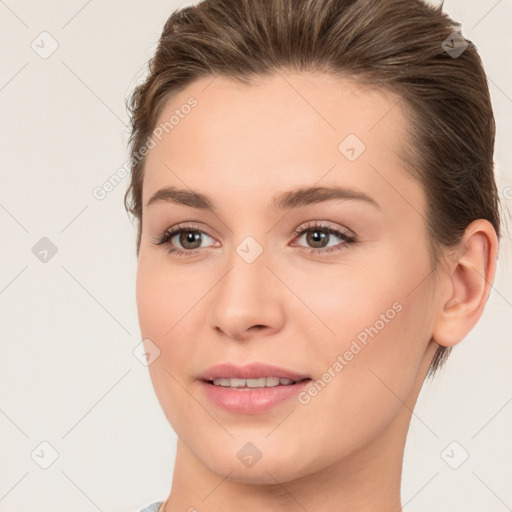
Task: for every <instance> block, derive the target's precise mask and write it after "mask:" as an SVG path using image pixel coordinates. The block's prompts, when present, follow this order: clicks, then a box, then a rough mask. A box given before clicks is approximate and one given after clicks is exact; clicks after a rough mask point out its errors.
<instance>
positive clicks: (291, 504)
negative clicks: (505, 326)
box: [125, 0, 500, 512]
mask: <svg viewBox="0 0 512 512" xmlns="http://www.w3.org/2000/svg"><path fill="white" fill-rule="evenodd" d="M457 27H458V25H457V24H456V23H454V22H453V21H451V20H450V19H449V18H448V17H447V16H446V15H445V14H443V13H442V11H441V8H440V7H439V8H435V7H432V6H429V5H427V4H426V3H424V2H423V1H420V0H382V1H380V2H373V1H370V0H355V1H342V0H314V1H313V0H238V1H236V2H235V1H232V0H205V1H203V2H201V3H199V4H197V5H196V6H195V7H187V8H185V9H182V10H180V11H177V12H176V13H174V14H173V15H172V16H171V17H170V18H169V19H168V21H167V23H166V24H165V27H164V30H163V33H162V36H161V39H160V41H159V46H158V48H157V51H156V54H155V56H154V58H153V59H152V60H151V63H150V73H149V76H148V77H147V79H146V80H145V82H144V83H143V84H141V85H139V86H138V87H137V88H136V90H135V91H134V93H133V95H132V98H131V102H130V113H131V120H132V135H131V139H130V143H131V162H132V177H131V184H130V187H129V189H128V190H127V194H126V197H125V199H126V206H127V208H128V209H129V211H130V212H131V213H132V214H133V215H134V216H135V218H136V219H137V221H138V236H137V255H138V271H137V305H138V313H139V322H140V327H141V333H142V337H143V338H144V344H145V348H146V355H147V358H148V363H149V370H150V375H151V379H152V382H153V385H154V388H155V391H156V394H157V396H158V399H159V402H160V404H161V406H162V408H163V411H164V413H165V415H166V417H167V419H168V421H169V423H170V424H171V426H172V427H173V429H174V430H175V432H176V434H177V436H178V446H177V455H176V461H175V468H174V476H173V482H172V489H171V492H170V494H169V496H168V498H167V500H166V501H165V502H164V501H158V502H155V503H153V504H152V505H150V506H149V507H147V508H146V509H145V512H149V511H156V510H158V512H176V511H178V510H180V511H183V510H189V511H194V510H199V511H201V512H203V511H219V510H244V511H246V512H253V511H267V510H276V511H277V510H279V511H280V510H286V511H289V510H308V511H315V512H319V511H324V510H337V511H351V512H359V511H369V510H375V511H377V510H378V511H379V512H397V511H400V510H402V503H401V499H400V481H401V473H402V459H403V452H404V445H405V441H406V435H407V431H408V428H409V423H410V419H411V414H412V410H413V408H414V405H415V403H416V399H417V397H418V394H419V391H420V389H421V387H422V384H423V382H424V380H425V378H426V377H427V376H432V375H434V374H435V372H436V371H437V370H438V369H439V368H440V367H441V366H442V364H443V363H444V361H445V360H446V358H447V356H448V354H449V352H450V349H451V348H452V347H453V346H454V345H456V344H457V343H459V342H460V341H462V340H463V339H464V337H465V336H466V335H467V334H468V333H469V332H470V330H471V329H472V328H473V327H474V325H475V324H476V322H477V321H478V319H479V318H480V316H481V315H482V311H483V308H484V306H485V303H486V300H487V297H488V294H489V292H490V287H491V283H492V281H493V278H494V273H495V265H496V259H497V252H498V241H499V236H500V221H499V211H498V197H497V191H496V185H495V181H494V176H493V149H494V117H493V113H492V108H491V102H490V99H489V92H488V88H487V83H486V78H485V73H484V71H483V69H482V64H481V60H480V58H479V56H478V54H477V51H476V49H475V47H474V46H473V45H472V44H471V43H470V42H469V41H466V40H465V39H464V38H463V37H462V36H461V35H460V33H459V32H458V31H457Z"/></svg>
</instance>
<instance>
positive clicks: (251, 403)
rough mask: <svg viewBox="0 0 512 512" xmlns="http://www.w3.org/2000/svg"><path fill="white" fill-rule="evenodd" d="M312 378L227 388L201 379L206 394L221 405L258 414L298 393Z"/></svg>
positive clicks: (242, 411)
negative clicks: (289, 383)
mask: <svg viewBox="0 0 512 512" xmlns="http://www.w3.org/2000/svg"><path fill="white" fill-rule="evenodd" d="M310 382H311V380H304V381H301V382H298V383H297V384H291V385H289V386H281V385H280V386H274V387H270V388H252V389H251V388H227V387H223V386H215V385H213V384H210V383H209V382H205V381H201V386H202V387H203V389H204V392H205V394H206V396H207V397H208V398H209V399H210V400H211V401H212V402H214V403H215V404H216V405H218V406H219V407H222V408H223V409H225V410H227V411H230V412H238V413H245V414H257V413H261V412H265V411H268V410H269V409H271V408H272V407H274V406H276V405H278V404H280V403H282V402H284V401H286V400H289V399H290V398H292V397H293V396H296V395H298V394H299V393H300V392H301V391H304V389H305V388H306V387H307V385H308V384H309V383H310Z"/></svg>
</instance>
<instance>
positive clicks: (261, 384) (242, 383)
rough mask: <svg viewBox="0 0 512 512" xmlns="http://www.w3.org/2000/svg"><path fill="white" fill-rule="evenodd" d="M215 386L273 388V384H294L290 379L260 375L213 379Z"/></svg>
mask: <svg viewBox="0 0 512 512" xmlns="http://www.w3.org/2000/svg"><path fill="white" fill-rule="evenodd" d="M213 384H214V385H215V386H223V387H227V388H243V387H248V388H273V387H275V386H279V385H281V386H288V385H290V384H295V381H294V380H292V379H284V378H282V379H281V378H279V377H261V378H259V379H224V378H219V379H213Z"/></svg>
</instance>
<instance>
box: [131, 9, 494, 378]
mask: <svg viewBox="0 0 512 512" xmlns="http://www.w3.org/2000/svg"><path fill="white" fill-rule="evenodd" d="M459 27H460V24H459V23H456V22H454V21H452V20H451V19H450V18H449V17H448V16H447V15H446V14H444V13H443V12H442V6H439V7H433V6H430V5H428V4H426V3H425V2H424V1H422V0H379V1H375V0H204V1H202V2H200V3H199V4H197V5H196V6H189V7H185V8H183V9H181V10H178V11H175V12H174V13H172V14H171V16H170V17H169V19H168V20H167V22H166V23H165V26H164V29H163V32H162V34H161V37H160V40H159V43H158V47H157V50H156V52H155V55H154V56H153V58H152V59H151V60H150V62H149V75H148V76H147V78H146V79H145V81H144V82H143V83H142V84H140V85H138V86H137V87H136V88H135V90H134V91H133V93H132V95H131V97H130V99H129V102H128V103H127V108H128V110H129V115H130V119H131V135H130V142H129V144H130V160H131V173H132V174H131V183H130V185H129V188H128V190H127V191H126V194H125V198H124V199H125V208H126V209H127V211H129V212H131V213H132V214H133V215H134V216H135V218H136V220H137V221H138V234H137V249H136V252H137V255H138V254H139V249H140V239H141V229H142V204H141V203H142V183H143V177H144V161H145V159H144V158H143V156H141V155H145V153H144V151H141V150H143V149H144V148H143V147H144V144H145V143H146V140H147V138H148V137H149V136H151V134H152V132H153V130H154V129H155V125H156V121H157V119H158V117H159V115H160V113H161V111H162V108H163V107H164V104H165V103H166V101H167V100H168V99H169V98H170V97H171V96H172V95H173V94H175V93H176V92H178V91H181V90H183V89H184V88H185V87H186V86H187V85H189V84H190V83H191V82H192V81H194V80H196V79H198V78H201V77H204V76H208V75H210V76H213V75H217V74H222V75H224V76H228V77H231V78H234V79H238V80H239V81H241V82H243V83H248V82H250V80H251V78H254V77H257V76H263V75H266V74H269V73H271V72H272V71H273V70H279V69H283V70H285V69H286V70H292V71H297V72H300V71H323V72H326V73H330V74H332V75H335V76H340V77H341V76H345V77H351V78H352V79H355V80H356V81H357V82H359V83H365V84H371V85H374V86H380V87H383V88H386V89H387V90H390V91H392V92H394V93H395V94H398V96H399V97H400V98H401V101H402V100H403V101H402V103H403V104H404V106H405V107H406V108H407V112H408V114H409V116H408V117H409V121H410V125H411V128H412V130H413V133H414V148H409V149H410V150H411V149H412V151H409V153H408V156H407V155H406V156H405V159H406V160H407V162H408V163H409V164H410V165H409V166H408V167H410V172H411V173H412V174H413V175H414V176H415V177H416V178H417V179H418V180H419V181H420V182H421V183H422V185H423V186H424V188H425V191H426V194H427V204H428V207H427V219H426V220H427V232H428V237H429V241H430V244H431V249H432V250H433V253H432V254H434V255H435V257H434V260H433V261H434V263H435V262H436V261H438V260H439V256H440V254H441V251H440V249H441V248H442V247H450V246H453V245H455V244H458V243H459V242H460V240H461V235H462V234H463V232H464V230H465V228H466V227H467V225H468V224H470V223H471V222H472V221H474V220H476V219H487V220H488V221H489V222H491V224H492V225H493V226H494V228H495V230H496V233H497V235H498V237H499V236H500V216H499V200H498V193H497V189H496V183H495V181H494V175H493V151H494V137H495V123H494V116H493V112H492V106H491V101H490V97H489V90H488V86H487V81H486V76H485V72H484V70H483V67H482V62H481V59H480V57H479V55H478V53H477V50H476V48H475V46H474V45H473V44H472V43H471V42H470V41H467V40H465V39H464V38H462V36H461V35H460V30H459ZM466 46H467V47H466ZM462 50H463V51H462ZM461 51H462V53H460V52H461ZM459 54H460V55H459ZM129 199H130V200H131V201H130V204H129V202H128V200H129ZM450 350H451V348H446V347H441V346H440V347H439V348H438V349H437V351H436V353H435V356H434V357H433V359H432V363H431V365H430V368H429V372H428V375H429V376H430V375H433V374H434V373H435V371H436V370H437V369H439V368H440V367H441V366H442V365H443V364H444V362H445V361H446V359H447V357H448V355H449V353H450Z"/></svg>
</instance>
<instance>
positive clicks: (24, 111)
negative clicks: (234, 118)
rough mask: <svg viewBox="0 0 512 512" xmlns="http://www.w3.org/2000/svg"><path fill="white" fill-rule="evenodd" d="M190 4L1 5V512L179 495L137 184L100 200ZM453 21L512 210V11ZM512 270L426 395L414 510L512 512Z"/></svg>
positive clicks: (410, 468) (114, 504)
mask: <svg viewBox="0 0 512 512" xmlns="http://www.w3.org/2000/svg"><path fill="white" fill-rule="evenodd" d="M187 3H190V2H182V3H181V6H183V5H186V4H187ZM179 5H180V4H179V2H176V1H171V0H153V1H151V2H143V1H142V0H138V1H136V0H131V1H127V0H108V1H102V2H100V1H98V0H96V1H94V0H92V1H91V0H89V1H85V0H73V1H70V0H67V1H64V0H52V1H46V2H28V1H22V0H6V1H0V46H1V48H2V53H1V66H0V108H1V111H0V120H1V133H0V141H1V142H0V144H1V146H0V147H1V155H0V169H1V187H0V227H1V247H2V248H3V249H2V251H1V254H2V259H1V262H2V263H1V265H0V315H1V318H0V322H1V323H0V325H1V342H2V345H1V356H0V390H1V394H0V450H1V451H0V512H43V511H45V512H47V511H49V510H52V511H53V512H64V511H69V510H73V511H75V512H89V511H91V512H93V511H95V510H100V511H104V512H111V511H118V512H123V511H126V512H129V511H136V510H139V509H140V508H142V507H143V506H145V505H147V504H149V503H152V502H153V501H157V500H163V499H165V498H166V497H167V495H168V493H169V490H170V485H171V479H172V471H173V464H174V455H175V444H176V436H175V434H174V432H173V430H172V428H171V427H170V426H169V424H168V423H167V421H166V419H165V417H164V415H163V413H162V411H161V409H160V406H159V404H158V401H157V399H156V396H155V394H154V392H153V388H152V386H151V382H150V380H149V375H148V370H147V368H146V367H145V366H144V365H143V364H142V363H141V362H140V361H139V359H137V357H136V356H135V355H134V353H133V351H134V349H135V348H136V347H137V346H138V344H139V343H140V341H141V338H140V331H139V326H138V320H137V310H136V303H135V272H136V264H137V261H136V256H135V235H136V232H135V228H134V226H133V225H132V224H131V222H130V219H129V217H128V216H127V214H126V213H125V211H124V209H123V203H122V200H123V194H124V192H125V190H126V187H127V185H128V178H124V179H123V180H121V183H119V185H118V186H117V187H115V188H114V189H113V190H112V191H110V192H109V193H108V194H106V197H104V198H103V199H102V200H99V199H96V198H95V197H94V195H93V191H94V189H95V188H96V187H98V186H101V185H102V184H103V183H104V182H105V181H107V180H108V179H109V178H110V177H111V176H112V175H113V174H115V173H116V172H118V169H120V168H121V167H122V166H123V165H124V164H125V163H126V161H127V141H128V132H127V123H128V116H127V113H126V110H125V101H126V98H127V97H128V95H129V93H130V92H131V90H132V89H133V87H134V86H135V84H136V83H138V82H139V81H140V80H141V79H142V78H143V76H144V74H145V72H146V62H147V61H148V59H149V58H150V57H151V56H152V54H153V51H154V49H155V47H156V42H157V40H158V38H159V36H160V33H161V30H162V27H163V25H164V22H165V21H166V19H167V17H168V16H169V14H170V13H171V11H173V10H174V9H175V8H177V7H178V6H179ZM445 11H446V12H448V13H449V14H450V15H451V16H452V17H453V18H454V19H455V20H458V21H461V22H462V32H463V35H464V36H465V37H466V38H468V39H470V40H472V41H473V42H474V43H475V44H476V46H477V48H478V50H479V52H480V55H481V56H482V59H483V62H484V66H485V69H486V72H487V74H488V78H489V84H490V91H491V95H492V101H493V105H494V109H495V116H496V122H497V141H496V154H495V161H496V176H497V181H498V186H499V189H500V195H501V197H502V201H503V203H504V206H505V207H506V208H509V207H510V203H511V199H512V174H511V172H510V169H511V152H510V140H511V135H512V126H511V120H512V115H511V114H512V99H511V98H512V77H511V71H510V65H509V62H510V61H509V56H510V53H511V50H512V44H511V43H512V38H511V32H512V31H511V20H512V0H500V1H498V0H472V1H470V2H469V1H468V0H447V1H446V2H445ZM509 257H510V235H509V234H508V233H507V232H505V233H504V237H503V241H502V247H501V253H500V259H499V262H498V272H497V276H496V279H495V282H494V287H493V291H492V293H491V295H490V298H489V302H488V305H487V308H486V310H485V313H484V315H483V317H482V319H481V320H480V322H479V323H478V325H477V326H476V327H475V328H474V329H473V331H472V332H471V334H470V335H469V336H468V337H467V338H466V339H465V340H464V341H463V342H462V343H461V344H459V345H458V346H457V347H456V348H455V349H454V351H453V353H452V355H451V358H450V359H449V361H448V364H447V366H446V368H445V369H444V370H443V371H442V372H441V373H440V374H439V375H438V376H437V377H436V379H435V380H434V381H433V382H428V383H427V384H425V386H424V387H423V389H422V392H421V394H420V398H419V401H418V405H417V407H416V409H415V412H414V416H413V419H412V423H411V428H410V432H409V437H408V441H407V445H406V456H405V461H404V476H403V487H402V496H403V504H404V506H405V508H406V509H407V510H408V511H409V512H427V511H436V512H445V511H450V512H456V511H460V512H476V511H478V512H482V511H486V512H494V511H495V512H501V511H505V510H510V509H511V507H512V486H511V485H510V482H511V478H512V461H511V459H512V457H511V454H512V436H511V435H510V432H511V430H512V429H511V427H512V403H511V402H512V372H511V371H510V367H511V365H510V363H511V355H512V345H511V341H512V340H511V332H512V328H511V327H512V286H511V283H512V279H511V270H510V268H509V266H507V264H506V259H507V258H509ZM45 466H46V469H45ZM311 512H313V511H311Z"/></svg>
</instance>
